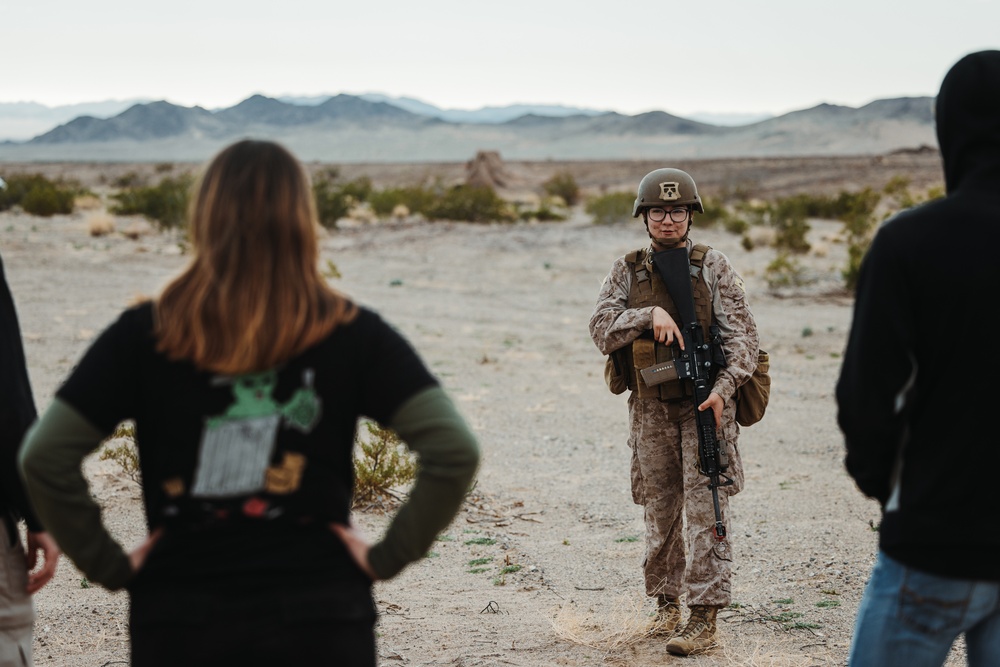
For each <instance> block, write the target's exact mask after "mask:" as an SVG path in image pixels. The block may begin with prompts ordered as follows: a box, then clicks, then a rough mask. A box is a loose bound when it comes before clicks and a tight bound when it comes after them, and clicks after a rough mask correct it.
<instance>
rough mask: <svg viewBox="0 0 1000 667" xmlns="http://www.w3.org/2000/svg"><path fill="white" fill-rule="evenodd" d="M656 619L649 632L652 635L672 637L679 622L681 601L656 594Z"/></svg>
mask: <svg viewBox="0 0 1000 667" xmlns="http://www.w3.org/2000/svg"><path fill="white" fill-rule="evenodd" d="M656 606H657V609H656V621H654V623H653V629H652V631H651V632H650V634H651V635H652V636H653V637H673V636H674V635H675V634H677V626H678V625H680V624H681V602H680V600H678V599H677V598H669V597H667V596H666V595H657V596H656Z"/></svg>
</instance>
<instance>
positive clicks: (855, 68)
mask: <svg viewBox="0 0 1000 667" xmlns="http://www.w3.org/2000/svg"><path fill="white" fill-rule="evenodd" d="M988 48H1000V2H998V1H997V0H950V1H948V2H943V3H942V2H930V1H928V0H909V1H907V0H840V1H839V2H823V3H820V2H810V1H809V0H758V1H757V2H753V1H747V0H687V1H686V2H676V1H673V0H657V1H653V0H636V1H631V2H630V1H628V0H620V1H619V2H610V1H608V0H600V1H598V0H577V1H576V2H569V1H556V0H551V1H549V0H504V1H503V2H496V3H485V2H477V1H476V0H423V1H421V2H414V1H413V0H407V1H403V0H367V1H359V2H352V3H345V2H339V1H337V0H273V1H271V2H260V1H258V0H238V1H237V0H172V1H171V2H156V3H152V2H136V0H89V1H88V0H31V1H30V2H29V1H26V0H21V1H15V0H0V67H2V72H0V102H18V101H33V102H40V103H43V104H46V105H49V106H54V105H61V104H69V103H75V102H93V101H100V100H106V99H131V98H151V99H166V100H168V101H170V102H173V103H176V104H182V105H185V106H192V105H196V104H197V105H200V106H203V107H206V108H218V107H225V106H231V105H233V104H236V103H237V102H239V101H241V100H243V99H245V98H246V97H248V96H250V95H251V94H254V93H261V94H264V95H269V96H272V97H278V96H282V95H319V94H335V93H341V92H344V93H352V94H358V93H367V92H377V93H385V94H387V95H392V96H408V97H415V98H417V99H421V100H423V101H426V102H430V103H431V104H434V105H437V106H439V107H443V108H462V109H472V108H479V107H482V106H490V105H494V106H503V105H509V104H515V103H531V104H564V105H568V106H581V107H590V108H597V109H610V110H615V111H619V112H622V113H628V114H634V113H639V112H643V111H649V110H652V109H661V110H664V111H669V112H671V113H676V114H680V115H685V114H691V113H697V112H714V113H726V112H730V113H736V112H755V113H760V112H766V113H775V114H778V113H784V112H787V111H791V110H795V109H803V108H808V107H811V106H814V105H816V104H819V103H820V102H830V103H834V104H844V105H849V106H861V105H863V104H866V103H868V102H870V101H872V100H874V99H880V98H887V97H902V96H915V95H934V94H936V92H937V89H938V86H939V84H940V82H941V78H942V77H943V76H944V74H945V72H946V71H947V70H948V68H949V67H950V66H951V65H952V64H953V63H954V62H955V61H956V60H957V59H958V58H960V57H961V56H962V55H964V54H966V53H969V52H971V51H978V50H982V49H988Z"/></svg>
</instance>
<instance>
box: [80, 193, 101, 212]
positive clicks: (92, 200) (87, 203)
mask: <svg viewBox="0 0 1000 667" xmlns="http://www.w3.org/2000/svg"><path fill="white" fill-rule="evenodd" d="M73 208H74V209H75V210H77V211H96V210H99V209H102V208H104V204H103V203H102V202H101V198H100V197H98V196H97V195H95V194H91V193H89V192H88V193H86V194H82V195H78V196H77V197H76V199H74V200H73Z"/></svg>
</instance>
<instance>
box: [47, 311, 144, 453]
mask: <svg viewBox="0 0 1000 667" xmlns="http://www.w3.org/2000/svg"><path fill="white" fill-rule="evenodd" d="M152 349H153V348H152V305H151V304H144V305H142V306H137V307H136V308H132V309H129V310H126V311H125V312H124V313H122V314H121V316H120V317H119V318H118V320H117V321H116V322H114V323H113V324H112V325H111V326H109V327H108V328H107V329H105V330H104V332H103V333H101V335H100V336H99V337H98V338H97V340H96V341H94V343H93V344H92V345H91V346H90V348H89V349H88V350H87V351H86V352H85V353H84V355H83V358H82V359H81V360H80V363H79V364H77V366H76V368H74V369H73V371H72V373H70V376H69V378H68V379H67V380H66V382H64V383H63V385H62V386H61V387H60V388H59V389H58V390H57V391H56V396H58V397H59V398H61V399H62V400H64V401H65V402H66V403H68V404H69V405H71V406H72V407H73V408H74V409H75V410H76V411H77V412H79V413H80V414H81V415H82V416H83V417H84V419H86V420H87V421H88V422H89V423H91V424H93V425H94V426H96V427H97V428H98V430H100V431H101V432H102V433H103V434H105V435H106V434H110V433H111V432H112V431H114V429H115V427H116V426H117V425H118V424H119V423H121V422H122V421H124V420H126V419H131V418H134V417H135V408H136V405H137V403H136V401H137V399H138V385H139V382H138V377H139V371H140V365H141V362H142V359H143V355H144V354H146V353H147V352H149V351H151V350H152Z"/></svg>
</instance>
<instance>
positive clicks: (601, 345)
mask: <svg viewBox="0 0 1000 667" xmlns="http://www.w3.org/2000/svg"><path fill="white" fill-rule="evenodd" d="M692 247H693V244H692V243H691V242H690V241H688V252H689V253H690V252H691V248H692ZM650 252H652V250H650ZM702 276H703V278H704V280H705V282H706V284H707V285H708V287H709V289H710V290H711V292H712V312H713V315H714V316H715V320H716V324H718V325H719V329H720V331H721V332H722V342H723V348H724V349H725V352H726V361H727V363H728V366H727V367H726V368H724V369H721V370H720V371H719V374H718V376H717V377H716V379H715V384H714V385H713V387H712V391H713V392H715V393H717V394H718V395H719V396H721V397H722V398H723V400H724V401H727V402H728V401H730V400H731V399H732V398H733V395H734V394H735V393H736V388H737V387H739V386H740V385H741V384H743V383H744V382H746V381H747V380H748V379H749V378H750V376H751V375H752V374H753V371H754V369H755V368H756V367H757V346H758V336H757V323H756V322H755V321H754V317H753V313H752V312H751V311H750V306H749V304H748V303H747V296H746V289H745V286H744V284H743V279H742V278H741V277H740V275H739V274H738V273H736V270H735V269H734V268H733V265H732V264H730V263H729V258H727V257H726V256H725V255H724V254H723V253H721V252H719V251H718V250H715V249H714V248H712V249H709V251H708V253H707V254H706V255H705V259H704V264H703V266H702ZM631 284H632V268H631V267H630V266H629V264H628V262H626V261H625V258H624V257H619V258H618V259H617V260H616V261H615V264H614V266H612V267H611V272H610V273H609V274H608V276H607V277H606V278H605V279H604V284H603V285H602V286H601V291H600V294H599V296H598V299H597V307H596V308H595V309H594V314H593V315H592V316H591V318H590V335H591V337H592V338H593V340H594V343H595V344H596V345H597V348H598V349H599V350H600V351H601V353H602V354H609V353H611V352H613V351H615V350H617V349H619V348H621V347H623V346H625V345H628V344H629V343H631V342H632V341H633V340H635V339H636V338H638V337H639V336H640V335H641V334H642V333H643V332H644V331H647V330H649V329H650V328H652V325H653V317H652V310H653V307H646V308H629V307H628V300H629V287H630V286H631Z"/></svg>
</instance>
